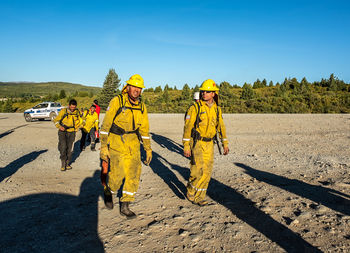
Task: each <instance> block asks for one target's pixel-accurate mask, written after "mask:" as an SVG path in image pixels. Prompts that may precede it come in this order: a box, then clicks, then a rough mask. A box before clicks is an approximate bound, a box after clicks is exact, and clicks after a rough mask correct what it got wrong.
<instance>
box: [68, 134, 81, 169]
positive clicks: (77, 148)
mask: <svg viewBox="0 0 350 253" xmlns="http://www.w3.org/2000/svg"><path fill="white" fill-rule="evenodd" d="M72 152H73V153H72V161H71V164H73V163H74V162H75V161H76V160H77V159H78V157H79V156H80V154H81V152H82V151H81V150H80V139H79V140H77V141H76V142H75V143H74V145H73V151H72Z"/></svg>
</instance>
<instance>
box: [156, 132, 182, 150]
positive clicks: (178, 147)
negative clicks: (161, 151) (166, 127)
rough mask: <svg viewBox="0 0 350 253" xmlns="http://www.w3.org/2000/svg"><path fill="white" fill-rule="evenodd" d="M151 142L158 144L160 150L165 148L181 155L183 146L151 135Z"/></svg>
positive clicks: (162, 137) (165, 138) (157, 135)
mask: <svg viewBox="0 0 350 253" xmlns="http://www.w3.org/2000/svg"><path fill="white" fill-rule="evenodd" d="M151 136H152V140H154V141H155V142H157V143H158V145H159V146H161V147H162V148H167V149H168V150H170V151H172V152H175V153H178V154H180V155H183V145H180V144H178V143H176V142H175V141H173V140H171V139H169V138H167V137H164V136H162V135H159V134H155V133H151Z"/></svg>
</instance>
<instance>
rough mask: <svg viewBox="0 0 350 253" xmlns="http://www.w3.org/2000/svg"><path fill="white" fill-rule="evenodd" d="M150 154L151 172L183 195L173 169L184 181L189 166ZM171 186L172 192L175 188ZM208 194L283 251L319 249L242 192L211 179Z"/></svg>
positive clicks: (172, 146)
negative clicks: (152, 158)
mask: <svg viewBox="0 0 350 253" xmlns="http://www.w3.org/2000/svg"><path fill="white" fill-rule="evenodd" d="M153 136H155V134H153ZM153 140H154V141H155V142H157V143H158V141H159V142H161V143H158V144H159V145H160V146H162V147H166V148H167V149H169V150H171V151H175V152H176V153H179V154H182V150H181V149H180V147H181V146H180V145H179V144H177V143H176V142H174V141H172V140H170V139H169V138H167V137H164V136H162V138H160V137H159V136H156V138H155V139H154V138H153ZM153 157H154V160H153V161H152V163H151V168H152V169H153V171H156V174H157V175H159V176H160V177H161V178H162V179H163V180H164V182H166V183H167V184H168V185H169V187H170V185H176V187H177V188H178V189H181V192H182V194H184V193H185V190H186V189H185V185H184V184H182V183H181V182H180V181H179V180H178V179H177V177H176V175H175V174H174V172H173V171H172V170H176V171H178V172H179V173H180V174H181V176H182V177H183V178H184V179H185V180H188V178H189V169H188V168H185V167H181V166H178V165H176V164H173V163H170V162H169V161H167V160H166V159H165V158H164V157H162V156H161V155H159V154H157V153H156V152H153ZM169 182H171V184H169ZM175 182H176V183H175ZM170 188H171V189H172V190H173V191H174V189H173V188H174V187H173V188H172V187H170ZM174 192H175V191H174ZM178 192H180V191H178ZM176 195H178V194H176ZM207 195H208V196H209V197H210V198H211V199H212V200H214V201H215V202H217V203H218V204H220V205H223V206H224V207H226V208H227V209H229V210H230V211H231V212H232V213H233V214H234V215H235V216H236V217H237V218H239V219H240V220H242V221H243V222H245V223H247V224H248V225H250V226H251V227H253V228H254V229H255V230H257V231H259V232H260V233H262V234H263V235H264V236H266V237H267V238H269V239H270V240H271V241H273V242H275V243H276V244H278V245H279V246H280V247H281V248H283V249H284V250H285V251H287V252H321V251H320V250H319V249H317V248H316V247H314V246H313V245H311V244H310V243H308V242H307V241H305V240H304V239H303V238H302V237H301V236H300V235H298V234H296V233H294V232H293V231H292V230H290V229H289V228H288V227H286V226H285V225H283V224H281V223H279V222H277V221H276V220H274V219H273V218H272V217H270V216H269V215H267V214H266V213H264V212H263V211H261V210H260V209H258V208H257V207H255V206H254V202H253V201H251V200H250V199H247V198H245V197H244V196H243V195H242V194H240V193H238V192H236V191H235V190H234V189H232V188H231V187H229V186H227V185H225V184H223V183H221V182H219V181H218V180H216V179H214V178H212V179H211V181H210V184H209V189H208V192H207ZM204 208H206V207H204Z"/></svg>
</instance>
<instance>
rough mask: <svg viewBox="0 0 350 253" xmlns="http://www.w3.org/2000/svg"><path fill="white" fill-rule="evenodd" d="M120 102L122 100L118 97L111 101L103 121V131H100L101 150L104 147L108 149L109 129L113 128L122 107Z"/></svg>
mask: <svg viewBox="0 0 350 253" xmlns="http://www.w3.org/2000/svg"><path fill="white" fill-rule="evenodd" d="M119 101H120V99H119V98H118V96H116V97H114V98H113V99H112V100H111V102H109V106H108V108H107V110H106V114H105V117H104V119H103V123H102V126H101V131H100V134H101V135H100V137H101V149H102V148H103V147H106V146H107V144H108V134H109V129H110V128H111V126H112V123H113V118H114V116H115V114H116V113H117V111H118V109H119V107H120V102H119Z"/></svg>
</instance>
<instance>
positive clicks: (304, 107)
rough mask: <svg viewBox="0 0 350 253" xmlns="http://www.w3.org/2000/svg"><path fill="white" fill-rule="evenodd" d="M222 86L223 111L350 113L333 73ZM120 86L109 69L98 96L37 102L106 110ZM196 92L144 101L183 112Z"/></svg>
mask: <svg viewBox="0 0 350 253" xmlns="http://www.w3.org/2000/svg"><path fill="white" fill-rule="evenodd" d="M219 86H220V91H219V104H220V106H221V107H222V109H223V112H224V113H350V84H349V83H345V82H344V81H343V80H339V79H338V78H337V77H336V76H335V75H334V74H331V75H330V76H329V78H327V79H321V80H320V81H316V82H309V81H307V79H306V78H303V79H302V80H300V81H298V80H297V79H296V78H285V80H284V81H283V82H282V83H279V82H277V83H275V84H274V83H273V82H272V81H269V82H267V80H266V79H263V80H260V79H257V80H256V81H255V82H254V83H252V84H250V83H244V84H243V86H242V87H240V86H238V85H237V84H233V85H231V84H230V83H229V82H221V83H220V85H219ZM121 89H122V86H121V80H120V78H119V77H118V74H117V73H116V72H115V70H114V69H110V70H109V72H108V74H107V75H106V77H105V80H104V83H103V88H102V89H101V91H100V93H99V94H98V95H97V96H94V94H92V93H91V94H89V93H87V92H85V93H86V94H85V93H84V91H79V92H78V91H77V92H76V93H75V94H70V95H69V96H67V95H66V93H65V91H64V90H61V92H60V93H59V94H56V95H54V96H55V97H45V98H35V99H38V100H37V101H36V102H40V101H39V100H42V101H48V100H50V101H56V100H60V101H62V100H63V99H66V101H68V100H69V99H71V98H73V97H74V98H76V97H79V96H80V97H86V98H87V99H86V100H84V101H86V104H89V103H92V101H93V100H94V99H96V98H97V99H98V100H99V104H100V106H101V109H102V110H105V109H106V108H107V107H108V104H109V102H110V100H111V99H112V98H113V97H115V96H116V95H117V94H119V93H120V92H121ZM196 91H199V86H198V85H196V86H195V87H192V88H191V87H190V86H189V85H188V84H184V85H183V87H182V89H178V88H177V87H176V86H174V87H170V86H169V85H167V84H166V85H165V86H164V87H163V88H162V87H161V86H157V87H155V88H146V89H144V90H143V93H142V100H143V101H144V102H145V104H146V105H147V109H148V111H149V112H150V113H184V112H185V111H186V110H187V108H188V107H189V106H190V105H191V104H192V103H193V94H194V92H196ZM83 93H84V94H83ZM49 95H50V94H49ZM49 95H48V96H49ZM50 96H52V95H50ZM22 99H23V98H22ZM29 99H34V98H29ZM90 100H91V102H90ZM11 103H12V104H11ZM11 110H12V111H16V108H14V107H13V101H11V100H7V101H0V112H10V111H11Z"/></svg>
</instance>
